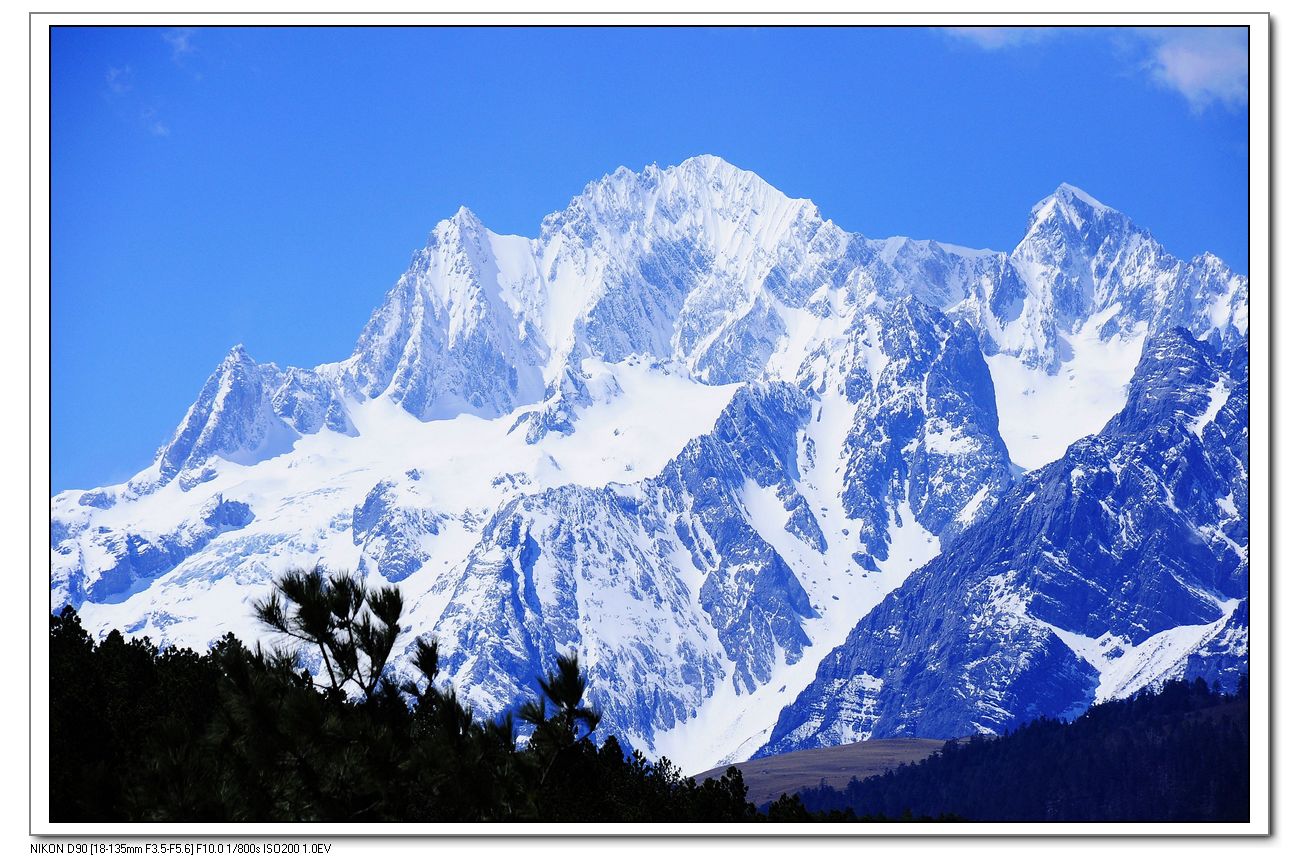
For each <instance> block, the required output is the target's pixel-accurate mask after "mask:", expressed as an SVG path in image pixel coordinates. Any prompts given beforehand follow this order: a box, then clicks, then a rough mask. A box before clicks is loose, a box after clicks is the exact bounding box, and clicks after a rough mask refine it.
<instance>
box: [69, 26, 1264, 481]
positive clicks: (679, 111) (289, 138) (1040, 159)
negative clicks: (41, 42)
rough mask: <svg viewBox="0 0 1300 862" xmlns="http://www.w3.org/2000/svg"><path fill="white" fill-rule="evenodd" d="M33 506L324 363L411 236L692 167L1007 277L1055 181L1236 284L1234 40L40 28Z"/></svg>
mask: <svg viewBox="0 0 1300 862" xmlns="http://www.w3.org/2000/svg"><path fill="white" fill-rule="evenodd" d="M51 50H52V58H51V75H52V78H51V93H52V102H51V139H52V148H51V157H52V177H51V203H52V214H53V215H52V224H51V229H52V236H51V240H52V265H53V270H52V272H53V276H52V284H51V315H52V321H51V336H52V346H51V357H50V360H51V375H52V391H51V398H52V406H51V425H52V441H51V443H52V455H51V480H52V486H53V489H54V490H55V491H57V490H61V489H65V488H70V487H78V488H85V487H93V486H96V485H101V484H105V483H110V482H118V481H122V480H125V479H126V478H129V477H130V476H131V475H132V474H134V473H135V472H136V471H138V470H139V469H141V468H143V467H145V466H147V464H148V463H149V461H150V460H151V458H152V455H153V452H154V450H155V449H156V448H157V446H158V445H159V444H160V443H161V442H163V440H164V439H165V438H166V437H167V436H168V435H169V434H170V432H171V430H172V429H173V428H174V427H175V425H176V424H177V423H178V422H179V421H180V419H181V417H182V416H183V414H184V411H185V408H186V407H187V406H188V405H189V404H190V402H191V401H192V400H193V398H194V396H195V395H196V394H197V392H198V390H199V388H200V387H201V386H202V383H203V381H204V379H205V378H206V377H207V375H208V374H209V373H210V372H211V371H212V369H213V368H214V367H215V366H216V364H217V363H218V362H219V361H220V360H221V358H222V356H223V355H224V354H225V352H226V351H227V350H228V349H229V348H230V347H231V346H232V345H233V344H235V343H239V342H242V343H244V344H245V345H246V346H247V347H248V350H249V352H250V353H251V354H252V355H253V356H254V357H255V358H257V359H258V360H259V361H263V362H266V361H274V362H277V363H279V364H281V365H300V366H311V365H315V364H318V363H320V362H326V361H332V360H336V359H341V358H343V357H345V356H346V355H347V354H348V353H349V352H350V351H351V348H352V345H353V342H354V340H355V338H356V336H357V334H358V333H359V332H360V330H361V327H362V325H363V324H364V323H365V320H366V318H367V316H368V314H369V312H370V311H371V309H372V308H373V307H374V306H375V305H377V304H378V302H379V301H380V299H381V297H382V295H383V293H384V291H385V290H387V288H388V287H389V286H390V285H391V284H392V283H393V281H394V280H395V279H396V277H397V276H398V275H399V274H400V273H401V271H402V270H403V269H404V267H405V264H406V263H407V261H408V260H409V257H410V253H411V251H412V250H414V249H415V248H417V247H419V246H420V245H422V244H423V241H424V238H425V236H426V234H427V232H428V230H429V229H430V228H432V226H433V225H434V224H435V223H436V222H437V221H438V220H440V219H442V218H445V217H446V216H448V215H450V214H451V213H453V212H454V211H455V210H456V208H457V207H458V206H460V205H462V204H464V205H467V206H469V207H470V208H471V209H472V210H474V211H475V212H476V213H477V214H478V215H479V217H480V218H482V219H483V221H484V222H485V223H486V224H487V225H488V226H489V227H490V228H492V229H493V230H495V231H497V232H499V233H518V234H523V235H526V236H535V235H536V232H537V225H538V223H539V222H540V221H541V218H542V217H543V216H544V215H545V214H547V213H549V212H552V211H554V210H556V209H560V208H562V207H563V206H564V205H565V204H566V203H567V201H568V200H569V198H571V197H572V196H573V195H574V194H576V193H577V192H578V191H579V190H580V189H581V188H582V186H583V185H584V184H585V183H587V182H588V181H590V180H592V179H595V178H597V177H599V176H601V175H603V174H605V173H608V172H609V171H611V170H613V169H614V168H616V167H618V166H619V165H627V166H628V167H631V168H635V169H639V168H641V167H642V166H644V165H646V164H649V163H652V162H657V163H659V164H660V165H669V164H674V163H676V162H678V161H681V160H682V159H684V158H686V157H688V156H691V155H695V154H698V153H705V152H707V153H714V154H717V155H720V156H722V157H724V158H726V159H727V160H729V161H731V162H733V163H735V164H737V165H739V166H741V167H743V168H747V169H749V170H753V171H756V172H757V173H758V174H760V175H761V176H763V177H764V178H765V179H767V180H768V181H769V182H771V183H772V184H773V185H775V186H777V187H778V188H780V189H781V190H783V191H784V192H786V193H787V194H790V195H792V196H795V197H806V198H811V199H812V200H813V201H814V202H816V203H817V205H818V206H819V207H820V208H821V211H822V213H823V214H824V215H826V216H827V217H829V218H832V219H834V220H835V221H836V222H837V223H839V224H841V225H842V226H844V227H845V228H847V229H850V230H855V231H858V232H860V233H864V234H867V235H868V236H873V237H883V236H891V235H898V234H902V235H908V236H914V237H918V238H922V237H924V238H933V239H939V240H944V241H949V242H956V243H961V244H964V245H970V246H975V247H987V248H997V249H1008V250H1009V249H1010V248H1011V247H1012V246H1014V245H1015V243H1016V241H1017V240H1018V239H1019V237H1020V235H1021V233H1022V231H1023V229H1024V225H1025V217H1026V215H1027V213H1028V211H1029V208H1030V207H1031V206H1032V205H1033V203H1034V202H1035V201H1036V200H1038V199H1039V198H1041V197H1043V196H1045V195H1047V194H1049V193H1050V192H1051V191H1052V189H1053V188H1055V187H1056V186H1057V185H1058V184H1059V183H1060V182H1062V181H1066V182H1070V183H1073V184H1074V185H1077V186H1080V187H1081V188H1083V189H1085V190H1087V191H1088V192H1090V193H1091V194H1092V195H1093V196H1094V197H1097V198H1099V199H1100V200H1102V201H1104V202H1105V203H1108V204H1110V205H1112V206H1115V207H1117V208H1119V209H1122V210H1124V211H1125V212H1127V213H1128V214H1129V215H1131V216H1133V217H1134V218H1135V219H1136V220H1137V221H1138V222H1139V223H1140V224H1143V225H1145V226H1146V227H1148V228H1150V229H1151V230H1152V232H1153V233H1154V234H1155V235H1156V236H1157V237H1158V238H1159V239H1160V240H1161V241H1162V242H1164V243H1165V245H1166V246H1167V247H1168V248H1169V249H1170V250H1171V251H1172V252H1173V253H1175V254H1176V255H1178V256H1180V257H1183V258H1187V257H1190V256H1192V255H1194V254H1197V253H1199V252H1201V251H1205V250H1211V251H1214V252H1215V253H1217V254H1219V255H1220V256H1221V257H1223V258H1224V259H1226V260H1227V261H1228V263H1229V264H1230V265H1231V266H1233V267H1234V268H1235V269H1237V270H1239V271H1241V272H1246V271H1247V218H1246V216H1247V125H1246V119H1247V118H1246V109H1245V96H1246V79H1245V31H1244V30H1237V31H1228V30H1204V29H1200V30H1198V29H1189V28H1182V29H1169V30H1137V29H1128V30H1122V31H1121V30H1114V29H1086V28H1070V29H1052V30H1033V29H1019V30H1011V29H991V28H985V29H982V30H973V31H972V30H967V31H961V30H956V31H954V30H941V29H920V28H881V29H810V28H798V29H796V28H734V29H733V28H729V29H694V28H690V29H688V28H659V29H630V28H629V29H596V28H581V29H559V28H557V29H525V28H488V29H413V30H403V29H389V28H367V29H329V28H305V29H271V28H268V29H244V28H198V29H175V28H139V29H136V28H64V29H57V30H56V31H55V32H54V33H53V36H52V45H51Z"/></svg>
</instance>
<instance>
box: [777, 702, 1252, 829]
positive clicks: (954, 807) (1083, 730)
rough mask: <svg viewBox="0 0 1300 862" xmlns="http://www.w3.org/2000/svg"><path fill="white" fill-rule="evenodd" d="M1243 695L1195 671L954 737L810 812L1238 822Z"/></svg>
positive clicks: (819, 792)
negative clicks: (1060, 712) (1119, 695)
mask: <svg viewBox="0 0 1300 862" xmlns="http://www.w3.org/2000/svg"><path fill="white" fill-rule="evenodd" d="M1249 726H1250V702H1249V696H1248V685H1247V681H1246V679H1245V678H1244V677H1243V678H1242V680H1241V682H1240V684H1239V685H1238V687H1237V691H1236V693H1234V694H1230V695H1229V694H1223V693H1221V692H1219V691H1218V690H1217V689H1216V690H1212V689H1210V688H1209V687H1208V686H1207V685H1206V684H1205V681H1204V680H1202V679H1197V680H1196V681H1195V682H1184V681H1173V682H1169V683H1166V684H1165V685H1164V686H1163V687H1162V688H1161V689H1160V690H1159V691H1143V692H1140V693H1138V694H1136V695H1134V696H1133V697H1130V698H1128V699H1127V700H1121V701H1112V702H1107V703H1102V704H1098V705H1096V706H1093V707H1092V708H1091V709H1089V710H1088V711H1087V712H1086V713H1085V714H1084V715H1082V716H1081V717H1079V718H1078V719H1076V720H1074V721H1073V722H1068V723H1067V722H1063V721H1059V720H1054V719H1046V718H1043V719H1038V720H1037V721H1034V722H1032V723H1029V724H1027V725H1024V726H1022V727H1021V728H1019V729H1018V730H1016V731H1013V732H1012V733H1009V734H1007V735H1005V736H1001V737H993V736H988V737H975V738H972V739H971V740H969V741H968V742H964V743H963V742H958V741H950V742H949V743H947V744H946V745H945V746H944V747H943V748H942V749H941V750H940V751H938V752H936V753H935V754H933V755H931V756H930V757H929V758H927V759H926V760H923V761H920V762H918V763H914V764H911V765H908V766H900V767H899V768H897V769H895V770H893V771H891V772H888V773H886V774H884V775H878V776H875V777H873V778H868V779H865V780H863V779H858V778H854V779H853V780H851V781H850V782H849V784H848V786H847V787H846V788H845V789H843V790H837V789H835V788H832V787H828V786H826V785H825V784H823V785H822V786H821V787H814V788H806V789H804V790H802V791H800V793H799V794H798V798H799V800H800V801H801V802H802V804H803V805H804V806H806V807H807V808H808V809H809V810H810V811H813V812H818V811H829V810H845V809H847V810H850V811H852V812H858V813H859V814H874V815H878V816H883V817H887V818H891V819H893V818H904V817H926V816H938V815H939V814H940V813H946V814H950V815H951V814H955V815H957V816H959V817H960V818H961V819H963V820H982V821H1002V822H1045V821H1046V822H1051V821H1055V822H1070V821H1079V822H1090V821H1091V822H1097V821H1101V822H1125V821H1130V822H1242V821H1248V820H1249V819H1250V744H1249V740H1250V736H1249V730H1250V727H1249Z"/></svg>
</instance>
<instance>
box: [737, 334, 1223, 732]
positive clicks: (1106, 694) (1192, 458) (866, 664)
mask: <svg viewBox="0 0 1300 862" xmlns="http://www.w3.org/2000/svg"><path fill="white" fill-rule="evenodd" d="M1248 384H1249V380H1248V374H1247V355H1246V348H1245V347H1244V346H1242V347H1239V348H1237V349H1236V350H1234V351H1230V352H1226V353H1223V354H1217V353H1215V352H1214V351H1213V349H1212V348H1210V347H1209V346H1207V345H1206V344H1204V343H1202V342H1198V341H1196V340H1195V339H1193V338H1192V337H1191V335H1190V334H1189V333H1188V332H1187V331H1186V330H1183V329H1175V330H1171V331H1169V332H1167V333H1161V334H1159V335H1156V336H1152V337H1151V338H1150V339H1148V341H1147V346H1146V350H1145V352H1144V354H1143V357H1142V361H1141V363H1140V364H1139V365H1138V368H1137V372H1136V374H1135V375H1134V379H1133V381H1132V383H1131V384H1130V393H1129V398H1128V403H1127V405H1126V406H1125V408H1124V410H1123V411H1121V412H1120V413H1119V414H1118V415H1117V416H1116V417H1115V418H1114V419H1112V420H1111V421H1110V422H1109V423H1108V424H1107V425H1106V428H1105V429H1103V431H1102V433H1101V434H1098V435H1095V436H1091V437H1087V438H1084V439H1082V440H1080V441H1078V442H1077V443H1075V444H1074V445H1072V446H1071V447H1070V448H1069V451H1067V452H1066V454H1065V457H1063V458H1061V459H1060V460H1059V461H1057V462H1055V463H1053V464H1051V465H1049V466H1047V467H1044V468H1042V469H1040V470H1038V471H1036V472H1034V473H1031V474H1029V475H1027V476H1025V477H1024V478H1023V479H1022V480H1021V481H1020V482H1018V483H1017V484H1016V485H1015V486H1014V487H1013V488H1012V489H1010V490H1009V491H1008V492H1007V493H1006V494H1005V496H1004V497H1003V498H1002V500H1001V501H1000V502H999V503H998V505H997V506H995V507H994V508H993V510H992V511H991V512H990V513H989V515H988V516H987V517H986V518H985V519H984V520H982V521H981V522H980V523H978V524H976V525H974V526H973V527H971V528H970V529H968V530H966V531H965V532H964V533H963V534H962V535H961V536H959V537H958V538H957V539H955V540H954V541H953V542H952V543H951V545H950V546H949V547H948V548H946V549H945V550H944V551H943V553H941V554H940V555H939V556H938V557H936V558H935V559H934V560H932V561H931V562H930V563H928V564H927V565H926V566H924V567H923V568H921V569H920V570H918V571H917V572H916V573H914V574H913V575H912V576H911V577H910V578H908V580H907V582H906V583H905V584H904V585H903V586H902V587H900V588H899V589H897V590H895V591H894V592H893V593H891V594H890V595H889V596H888V597H887V598H886V599H885V600H884V601H882V602H881V603H880V604H879V605H877V606H876V607H875V608H874V609H873V610H872V611H871V613H869V614H867V615H866V617H864V618H863V619H862V621H861V622H860V623H858V625H857V626H855V627H854V629H853V631H852V633H850V635H849V637H848V639H847V641H846V642H845V643H844V644H843V645H842V646H840V647H838V648H836V649H835V650H834V651H832V653H831V654H830V655H829V656H828V657H827V658H826V660H825V661H823V662H822V664H821V666H820V667H819V668H818V669H817V677H816V679H815V680H814V682H813V684H812V685H810V686H809V687H808V688H807V689H805V690H804V691H803V692H802V693H801V694H800V695H799V697H798V698H797V699H796V700H795V702H794V703H793V704H792V705H791V706H789V707H787V708H786V709H785V710H783V711H782V713H781V717H780V719H779V721H778V722H777V725H776V728H775V729H774V731H773V734H772V739H771V741H770V742H769V743H768V744H767V745H766V746H764V748H763V749H761V750H760V752H759V754H760V755H762V754H776V753H780V752H784V751H791V750H795V749H798V748H806V747H819V746H825V745H837V744H840V743H843V742H850V741H855V740H858V739H863V738H866V737H868V736H871V737H877V738H879V737H890V736H924V737H938V738H948V737H957V736H965V735H969V734H972V733H983V732H1001V731H1004V730H1007V729H1010V728H1013V727H1014V726H1016V725H1018V724H1019V723H1021V722H1023V721H1026V720H1028V719H1032V718H1035V717H1037V716H1038V715H1049V716H1068V717H1073V716H1074V715H1077V714H1079V713H1081V712H1082V711H1083V710H1084V709H1086V707H1087V706H1089V705H1090V704H1092V703H1093V702H1094V701H1096V700H1099V699H1111V698H1115V697H1123V696H1126V695H1128V694H1131V693H1132V692H1134V691H1136V690H1138V689H1140V688H1141V687H1142V686H1144V685H1147V684H1149V683H1151V682H1153V681H1156V680H1160V679H1164V678H1168V677H1169V676H1179V675H1182V674H1183V673H1187V674H1194V675H1199V676H1204V677H1206V678H1207V679H1209V680H1210V681H1219V682H1221V683H1222V684H1224V685H1225V686H1227V687H1228V688H1229V690H1231V688H1233V687H1234V686H1235V685H1236V683H1237V676H1238V675H1239V674H1241V673H1242V672H1243V671H1244V670H1245V644H1244V642H1243V640H1244V637H1243V635H1244V630H1245V628H1246V607H1247V604H1246V603H1247V599H1248V574H1249V568H1248V563H1249V559H1248V553H1247V545H1248V514H1249V513H1248V507H1247V505H1246V501H1247V484H1246V483H1247V464H1248V460H1249V459H1248V443H1249V429H1248V423H1247V419H1248V415H1247V414H1248V409H1247V398H1248V391H1247V390H1248ZM1171 642H1179V643H1181V646H1182V648H1181V649H1175V650H1170V649H1167V647H1168V646H1169V644H1170V643H1171Z"/></svg>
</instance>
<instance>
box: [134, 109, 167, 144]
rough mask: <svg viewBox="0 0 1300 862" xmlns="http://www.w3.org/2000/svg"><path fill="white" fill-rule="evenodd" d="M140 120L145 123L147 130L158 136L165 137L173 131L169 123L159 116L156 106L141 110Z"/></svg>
mask: <svg viewBox="0 0 1300 862" xmlns="http://www.w3.org/2000/svg"><path fill="white" fill-rule="evenodd" d="M140 121H141V122H142V123H144V127H145V130H146V131H148V132H149V134H151V135H153V136H154V137H156V138H165V137H167V136H168V135H170V134H171V133H172V130H171V129H169V128H168V127H167V124H166V123H164V122H163V121H162V120H161V119H160V118H159V117H158V111H157V109H156V108H145V109H143V110H142V111H140Z"/></svg>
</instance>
